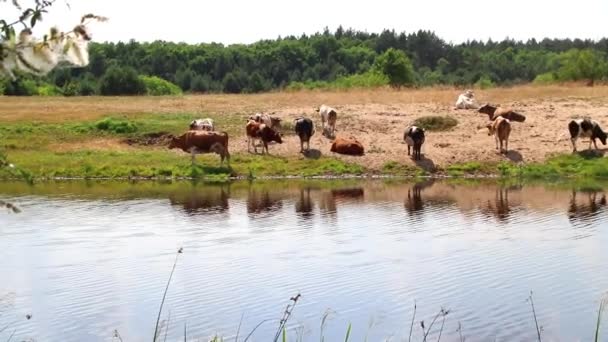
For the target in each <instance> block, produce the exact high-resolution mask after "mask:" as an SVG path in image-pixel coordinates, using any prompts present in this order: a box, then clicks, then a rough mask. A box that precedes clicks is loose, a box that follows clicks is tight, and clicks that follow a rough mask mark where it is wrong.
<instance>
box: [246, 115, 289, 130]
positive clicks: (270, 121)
mask: <svg viewBox="0 0 608 342" xmlns="http://www.w3.org/2000/svg"><path fill="white" fill-rule="evenodd" d="M249 120H253V121H255V122H258V123H263V124H265V125H266V126H268V127H270V128H272V129H274V130H277V131H278V130H280V129H281V121H282V119H281V118H277V117H275V116H272V115H268V114H265V113H255V114H253V115H251V116H250V117H249V119H248V120H247V121H249Z"/></svg>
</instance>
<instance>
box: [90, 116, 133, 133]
mask: <svg viewBox="0 0 608 342" xmlns="http://www.w3.org/2000/svg"><path fill="white" fill-rule="evenodd" d="M95 128H96V129H98V130H100V131H106V132H110V133H115V134H124V133H134V132H136V131H137V126H136V125H135V124H134V123H132V122H130V121H127V120H119V119H113V118H106V119H103V120H100V121H97V122H96V123H95Z"/></svg>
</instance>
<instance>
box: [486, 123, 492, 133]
mask: <svg viewBox="0 0 608 342" xmlns="http://www.w3.org/2000/svg"><path fill="white" fill-rule="evenodd" d="M486 128H487V129H488V135H493V134H494V123H493V122H490V123H489V124H487V125H486Z"/></svg>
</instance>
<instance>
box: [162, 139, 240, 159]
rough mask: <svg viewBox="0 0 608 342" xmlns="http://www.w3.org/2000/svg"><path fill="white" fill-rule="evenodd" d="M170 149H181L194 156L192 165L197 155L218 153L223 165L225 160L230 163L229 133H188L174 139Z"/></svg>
mask: <svg viewBox="0 0 608 342" xmlns="http://www.w3.org/2000/svg"><path fill="white" fill-rule="evenodd" d="M169 148H170V149H173V148H181V149H182V151H184V152H189V153H191V154H192V164H194V157H195V155H196V154H202V153H217V154H219V155H220V158H221V163H222V164H223V163H224V158H225V159H226V160H227V161H228V163H230V153H229V152H228V133H226V132H208V131H188V132H186V133H184V134H182V135H180V136H179V137H174V138H172V139H171V142H170V143H169Z"/></svg>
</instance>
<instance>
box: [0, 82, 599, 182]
mask: <svg viewBox="0 0 608 342" xmlns="http://www.w3.org/2000/svg"><path fill="white" fill-rule="evenodd" d="M458 92H459V90H457V89H447V88H446V89H443V88H442V89H439V88H425V89H408V90H402V91H398V90H389V89H374V90H353V91H343V92H340V91H300V92H289V93H271V94H260V95H201V96H192V95H187V96H168V97H157V98H151V97H104V98H100V97H88V98H87V97H74V98H40V97H34V98H15V97H3V98H2V101H0V153H3V154H4V155H6V156H7V158H8V159H7V160H8V161H9V162H10V163H13V164H15V165H17V166H19V167H20V168H21V169H22V170H24V172H26V173H28V174H29V175H31V176H32V177H34V178H62V177H70V178H71V177H74V178H182V177H190V178H202V179H210V180H225V179H228V178H230V177H239V178H259V177H268V176H278V177H286V176H298V177H310V176H346V175H357V176H362V175H390V176H407V177H412V176H430V175H437V176H445V175H447V176H503V177H525V178H531V179H532V178H556V177H569V178H589V177H592V178H604V177H608V171H606V170H607V169H608V168H607V167H606V166H607V162H606V159H604V158H600V157H601V156H600V155H589V154H581V155H571V154H570V153H569V151H570V146H569V142H568V141H566V140H567V139H563V138H562V135H563V134H562V133H560V130H561V131H564V130H565V129H566V126H565V125H564V122H566V123H567V122H568V121H567V120H571V118H572V115H573V114H572V108H576V107H578V106H581V107H585V106H588V105H589V104H592V105H593V106H594V108H596V109H597V111H598V112H600V113H604V112H607V111H608V102H606V101H605V99H606V98H608V97H607V95H608V87H605V86H601V87H593V88H590V87H578V86H571V87H570V86H546V87H540V86H539V87H532V86H523V87H515V88H501V89H489V90H480V91H478V92H477V93H476V97H479V101H485V100H491V101H494V102H500V103H504V104H512V105H513V106H516V107H518V108H522V110H523V112H524V113H526V114H527V115H528V120H527V121H526V123H525V124H521V125H518V126H515V127H514V132H513V144H510V148H511V149H512V151H513V153H512V154H510V155H508V156H504V155H499V154H497V153H495V150H494V148H493V143H494V140H493V138H492V137H488V135H487V130H485V126H484V125H485V123H486V120H487V118H485V117H482V116H479V115H478V114H477V113H475V111H455V110H453V109H452V106H453V101H454V99H455V95H456V94H458ZM321 103H326V104H331V105H333V106H335V107H336V108H337V109H338V112H339V118H338V123H337V129H338V135H343V136H355V137H356V138H357V139H358V140H360V141H361V142H362V144H363V145H364V146H365V149H366V150H365V152H366V153H365V155H364V156H361V157H348V156H342V155H338V154H335V153H332V152H331V151H330V145H331V141H330V140H329V139H326V138H324V137H322V136H321V134H320V129H319V125H320V119H319V117H318V114H317V113H316V112H315V111H314V106H318V105H319V104H321ZM603 108H604V109H605V110H604V109H603ZM257 111H266V112H276V115H277V116H279V117H281V118H283V120H284V127H283V132H284V134H285V137H284V143H283V144H282V145H278V144H274V145H272V146H271V147H270V153H271V155H270V156H262V155H255V154H250V153H248V152H247V144H246V141H245V134H244V125H245V119H246V118H247V117H248V116H249V115H250V114H252V113H254V112H257ZM548 112H550V113H551V114H550V115H544V114H543V113H548ZM300 115H306V116H309V117H311V118H313V120H314V121H315V124H316V125H317V128H318V129H317V134H316V135H315V136H313V141H312V143H311V147H312V148H313V149H314V151H313V153H311V154H310V155H308V156H304V155H302V154H300V153H299V149H300V144H299V141H298V138H297V137H296V136H295V135H294V133H293V118H295V117H297V116H300ZM543 115H544V116H543ZM204 117H211V118H213V119H214V120H215V124H216V127H217V128H218V129H219V130H222V131H226V132H227V133H228V134H229V136H230V144H229V145H230V152H231V154H232V160H231V163H230V166H229V167H228V166H226V165H224V166H222V165H220V163H219V158H218V157H217V156H216V155H204V156H198V157H197V164H196V165H194V166H192V165H191V164H190V158H189V156H188V155H187V154H185V153H183V152H181V151H169V150H167V148H166V146H167V144H168V139H169V137H170V136H171V135H177V134H180V133H182V132H183V131H184V130H185V129H186V128H187V126H188V123H189V122H190V121H191V120H192V119H194V118H204ZM605 117H606V119H605V120H604V119H602V117H601V115H598V119H599V120H600V121H606V120H608V115H605ZM414 122H415V123H417V124H418V125H421V126H423V127H426V128H427V129H428V135H427V140H426V142H425V145H424V146H423V154H424V159H423V160H422V161H413V160H412V159H411V158H410V156H408V155H407V147H406V146H405V144H403V138H402V137H403V130H404V128H405V127H407V125H409V124H411V123H414ZM546 125H549V126H551V127H555V129H553V130H543V129H539V128H538V127H541V126H542V127H545V126H546ZM582 144H583V143H581V146H579V147H583V145H582ZM547 156H552V157H547ZM509 158H510V159H509ZM13 176H14V172H7V171H6V170H4V171H0V178H10V177H13Z"/></svg>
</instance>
